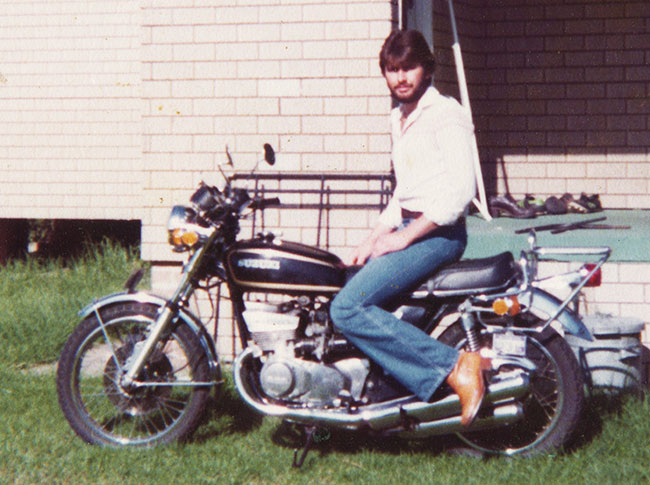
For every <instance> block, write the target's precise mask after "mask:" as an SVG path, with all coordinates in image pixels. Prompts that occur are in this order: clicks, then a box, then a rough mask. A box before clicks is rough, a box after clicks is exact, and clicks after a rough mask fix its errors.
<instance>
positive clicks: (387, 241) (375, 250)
mask: <svg viewBox="0 0 650 485" xmlns="http://www.w3.org/2000/svg"><path fill="white" fill-rule="evenodd" d="M410 243H411V241H410V239H409V238H408V237H406V235H405V231H395V232H391V233H389V234H385V235H383V236H381V237H379V238H378V239H377V240H376V241H375V244H374V246H373V247H372V252H371V254H370V257H371V258H378V257H379V256H383V255H384V254H388V253H393V252H395V251H401V250H402V249H405V248H407V247H408V246H409V244H410Z"/></svg>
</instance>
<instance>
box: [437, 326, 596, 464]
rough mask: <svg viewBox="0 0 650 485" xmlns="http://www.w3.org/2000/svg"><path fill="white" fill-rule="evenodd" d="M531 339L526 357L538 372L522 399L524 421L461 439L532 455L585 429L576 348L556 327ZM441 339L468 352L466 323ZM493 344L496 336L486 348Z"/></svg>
mask: <svg viewBox="0 0 650 485" xmlns="http://www.w3.org/2000/svg"><path fill="white" fill-rule="evenodd" d="M526 335H527V342H526V358H528V359H530V360H532V361H533V362H535V364H536V365H537V369H538V370H537V372H535V373H534V374H532V375H530V382H531V391H530V393H529V394H528V396H526V397H524V398H522V399H521V402H522V404H523V406H524V417H523V419H521V420H520V421H518V422H516V423H513V424H511V425H508V426H504V427H502V428H497V429H491V430H488V431H476V432H467V433H460V434H459V435H458V436H459V437H460V439H462V440H463V441H464V442H465V443H467V444H468V445H470V446H472V447H473V448H475V449H477V450H480V451H482V452H484V453H490V454H503V455H523V456H531V455H537V454H540V453H546V452H551V451H554V450H559V449H562V448H564V447H566V446H567V445H568V444H569V443H570V441H571V439H572V438H573V436H574V433H575V431H576V428H577V426H578V424H579V421H580V417H581V415H582V410H583V406H584V378H583V375H582V372H581V370H580V367H579V364H578V362H577V360H576V358H575V356H574V354H573V352H572V350H571V348H570V347H569V345H568V344H567V343H566V341H565V340H564V339H563V338H562V337H561V336H560V335H559V334H558V333H557V332H555V330H553V329H551V328H548V329H546V330H545V331H544V332H542V333H541V334H531V333H528V334H526ZM439 340H440V341H441V342H443V343H445V344H447V345H449V346H451V347H455V348H457V349H463V348H464V347H465V344H466V337H465V332H464V330H463V328H462V325H461V324H460V322H456V323H454V324H452V325H451V326H450V327H449V328H448V329H447V330H445V331H444V332H443V333H442V334H441V335H440V337H439ZM491 345H492V338H491V336H490V335H487V334H484V335H482V336H481V346H486V347H491ZM501 370H502V371H508V370H515V369H513V368H510V369H501Z"/></svg>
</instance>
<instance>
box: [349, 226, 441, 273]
mask: <svg viewBox="0 0 650 485" xmlns="http://www.w3.org/2000/svg"><path fill="white" fill-rule="evenodd" d="M437 227H438V226H437V225H436V224H435V223H433V222H431V221H428V220H427V219H426V218H424V216H420V217H419V218H417V219H415V220H414V221H413V222H411V223H410V224H409V225H408V226H407V227H406V228H404V229H402V230H400V231H395V230H393V229H392V228H390V227H388V226H384V225H382V224H379V225H378V226H377V227H375V229H374V231H372V234H370V236H368V238H367V239H366V240H365V241H363V242H362V243H361V245H359V247H358V248H357V249H356V250H355V251H354V253H352V258H351V260H350V266H354V265H362V264H365V263H366V261H368V259H370V258H378V257H379V256H383V255H384V254H388V253H392V252H395V251H401V250H402V249H405V248H407V247H409V246H410V245H411V243H412V242H413V241H415V240H416V239H417V238H419V237H421V236H424V235H426V234H428V233H429V232H431V231H433V230H434V229H436V228H437Z"/></svg>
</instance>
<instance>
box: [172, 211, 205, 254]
mask: <svg viewBox="0 0 650 485" xmlns="http://www.w3.org/2000/svg"><path fill="white" fill-rule="evenodd" d="M195 217H196V213H195V212H194V211H193V210H192V209H190V208H189V207H184V206H180V205H177V206H174V207H173V208H172V212H171V214H170V215H169V220H168V221H167V232H168V234H169V244H171V245H172V247H173V249H174V251H176V252H179V253H181V252H184V251H189V250H190V249H192V248H193V247H194V246H196V245H197V244H199V243H202V242H204V241H205V240H206V239H207V237H208V236H209V235H210V232H211V229H210V228H207V227H203V226H200V225H199V224H196V223H195V222H193V221H194V218H195Z"/></svg>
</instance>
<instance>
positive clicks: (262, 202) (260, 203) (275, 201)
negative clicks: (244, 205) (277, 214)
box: [251, 197, 281, 209]
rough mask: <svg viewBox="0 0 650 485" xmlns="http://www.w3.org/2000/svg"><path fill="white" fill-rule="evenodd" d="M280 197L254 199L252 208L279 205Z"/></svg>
mask: <svg viewBox="0 0 650 485" xmlns="http://www.w3.org/2000/svg"><path fill="white" fill-rule="evenodd" d="M279 205H281V203H280V198H279V197H270V198H268V199H255V200H254V201H253V203H252V204H251V206H252V207H253V208H254V209H265V208H267V207H273V206H279Z"/></svg>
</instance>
